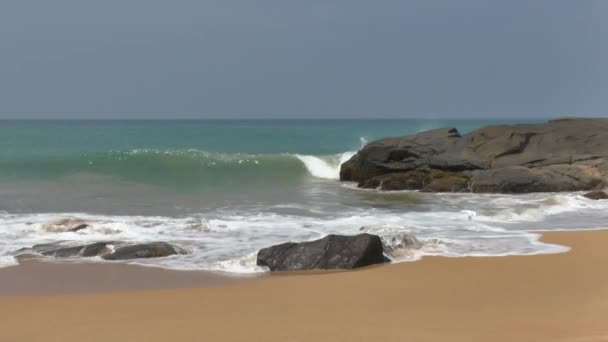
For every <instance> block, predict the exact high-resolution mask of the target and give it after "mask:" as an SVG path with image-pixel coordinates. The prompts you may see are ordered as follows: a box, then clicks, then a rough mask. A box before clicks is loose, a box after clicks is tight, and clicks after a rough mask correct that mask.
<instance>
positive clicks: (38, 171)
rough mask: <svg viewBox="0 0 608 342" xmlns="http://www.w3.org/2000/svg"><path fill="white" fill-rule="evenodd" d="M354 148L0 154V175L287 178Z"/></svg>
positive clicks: (335, 174)
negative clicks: (331, 151) (333, 151)
mask: <svg viewBox="0 0 608 342" xmlns="http://www.w3.org/2000/svg"><path fill="white" fill-rule="evenodd" d="M355 153H356V152H355V151H352V152H344V153H339V154H335V155H301V154H290V153H278V154H247V153H215V152H208V151H204V150H155V149H135V150H129V151H110V152H106V153H96V154H83V155H76V156H74V155H68V156H53V157H49V156H45V157H31V156H29V157H27V158H23V159H22V158H18V157H16V158H11V159H4V160H0V177H3V178H7V177H12V178H29V179H31V178H34V179H52V178H59V177H64V176H68V175H71V174H77V173H93V174H101V175H106V176H113V177H118V178H120V179H125V180H132V181H138V182H143V183H151V184H160V185H178V186H179V185H181V186H193V185H199V186H201V185H213V184H216V185H217V184H223V183H225V182H230V183H239V181H242V182H243V183H247V182H251V181H265V180H268V181H280V180H284V181H290V180H294V179H296V178H301V177H306V176H312V177H315V178H321V179H338V178H339V172H340V165H341V164H342V163H343V162H345V161H346V160H348V159H349V158H350V157H352V156H353V155H354V154H355Z"/></svg>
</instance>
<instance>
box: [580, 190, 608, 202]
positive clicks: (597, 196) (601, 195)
mask: <svg viewBox="0 0 608 342" xmlns="http://www.w3.org/2000/svg"><path fill="white" fill-rule="evenodd" d="M583 196H585V197H587V198H589V199H592V200H601V199H608V193H606V192H605V191H599V190H596V191H591V192H588V193H586V194H584V195H583Z"/></svg>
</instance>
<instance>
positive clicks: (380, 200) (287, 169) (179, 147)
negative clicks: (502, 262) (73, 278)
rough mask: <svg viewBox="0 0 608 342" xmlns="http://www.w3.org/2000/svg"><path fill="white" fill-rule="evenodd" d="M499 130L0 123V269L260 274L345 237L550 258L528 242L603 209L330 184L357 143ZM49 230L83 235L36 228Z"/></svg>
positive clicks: (313, 123)
mask: <svg viewBox="0 0 608 342" xmlns="http://www.w3.org/2000/svg"><path fill="white" fill-rule="evenodd" d="M541 121H542V120H527V121H525V122H541ZM518 122H522V121H521V120H519V121H518ZM503 123H514V120H483V119H482V120H479V119H476V120H472V119H461V120H430V119H428V120H427V119H403V120H175V121H170V120H167V121H0V267H3V266H9V265H14V264H15V263H16V260H15V258H14V257H13V256H14V255H15V253H16V251H17V250H19V249H20V248H24V247H30V246H32V245H34V244H40V243H53V242H61V243H63V244H66V245H78V244H83V243H88V242H95V241H125V242H148V241H166V242H170V243H173V244H176V245H179V246H180V247H182V248H184V249H186V250H187V251H188V254H187V255H179V256H171V257H167V258H156V259H140V260H135V261H132V263H137V264H143V265H149V266H159V267H166V268H173V269H201V270H218V271H226V272H234V273H252V272H264V271H265V270H264V269H262V268H259V267H257V266H255V256H256V253H257V251H258V250H259V249H260V248H263V247H267V246H270V245H273V244H277V243H282V242H286V241H305V240H311V239H316V238H320V237H322V236H325V235H327V234H331V233H341V234H356V233H359V232H369V233H373V234H378V235H380V236H381V237H383V238H385V239H386V240H387V241H388V240H390V239H391V238H392V237H395V236H399V235H400V234H404V233H407V234H412V235H414V236H415V237H417V238H418V239H419V240H420V241H421V242H422V247H421V248H419V249H415V250H406V251H403V252H402V253H400V254H399V255H393V256H392V257H393V258H394V259H395V260H396V261H413V260H417V259H419V258H420V257H422V256H425V255H442V256H448V257H459V256H503V255H526V254H539V253H557V252H564V251H567V248H566V247H563V246H556V245H549V244H544V243H542V242H540V241H539V240H538V237H539V235H538V234H537V233H535V232H534V231H538V230H552V229H566V230H572V229H591V228H598V227H603V226H604V225H605V222H606V220H607V219H608V210H607V209H608V204H606V202H602V201H591V200H588V199H586V198H584V197H582V195H581V193H541V194H528V195H493V194H425V193H418V192H379V191H375V190H361V189H357V188H356V186H355V185H354V184H351V183H343V182H339V180H338V175H339V168H340V164H341V163H342V162H344V161H346V160H348V158H350V157H351V156H352V155H353V154H354V153H356V151H357V150H358V149H359V148H360V147H361V146H362V145H364V144H365V143H366V142H368V141H371V140H374V139H378V138H382V137H386V136H398V135H404V134H411V133H416V132H420V131H424V130H428V129H432V128H439V127H456V128H458V130H459V131H460V132H461V133H466V132H469V131H472V130H474V129H477V128H479V127H482V126H485V125H490V124H503ZM62 218H79V219H82V220H85V221H87V222H89V223H90V224H91V227H90V228H88V229H84V230H81V231H78V232H58V231H55V230H52V229H48V223H50V222H53V221H55V220H58V219H62ZM62 261H63V262H74V261H78V262H109V261H102V260H101V259H96V258H82V259H77V260H74V259H67V260H62Z"/></svg>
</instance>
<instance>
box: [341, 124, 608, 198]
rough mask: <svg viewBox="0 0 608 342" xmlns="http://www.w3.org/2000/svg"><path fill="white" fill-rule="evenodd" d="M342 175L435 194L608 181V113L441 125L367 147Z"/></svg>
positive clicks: (581, 186) (592, 185) (570, 187)
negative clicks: (470, 126) (471, 126)
mask: <svg viewBox="0 0 608 342" xmlns="http://www.w3.org/2000/svg"><path fill="white" fill-rule="evenodd" d="M340 179H341V180H343V181H355V182H358V183H359V186H360V187H363V188H379V189H382V190H423V191H428V192H460V191H473V192H502V193H526V192H545V191H548V192H549V191H550V192H553V191H582V190H594V189H600V188H602V187H605V186H606V184H607V181H608V119H559V120H552V121H549V122H547V123H544V124H525V125H499V126H488V127H484V128H481V129H479V130H477V131H474V132H471V133H468V134H465V135H461V134H460V133H459V132H458V131H457V130H456V129H455V128H441V129H435V130H431V131H427V132H422V133H418V134H414V135H408V136H403V137H393V138H385V139H381V140H377V141H373V142H371V143H369V144H367V145H366V146H364V147H363V148H362V149H361V150H360V151H359V152H358V153H357V154H356V155H355V156H353V157H352V158H351V159H350V160H348V161H347V162H345V163H344V164H342V167H341V170H340Z"/></svg>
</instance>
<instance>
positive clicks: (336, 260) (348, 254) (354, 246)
mask: <svg viewBox="0 0 608 342" xmlns="http://www.w3.org/2000/svg"><path fill="white" fill-rule="evenodd" d="M384 262H385V257H384V254H383V246H382V241H381V239H380V237H379V236H376V235H371V234H359V235H354V236H344V235H328V236H326V237H324V238H322V239H319V240H315V241H308V242H302V243H294V242H288V243H283V244H280V245H276V246H271V247H268V248H264V249H261V250H260V251H259V252H258V256H257V265H258V266H266V267H268V268H270V270H271V271H295V270H312V269H354V268H359V267H364V266H369V265H373V264H381V263H384Z"/></svg>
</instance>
